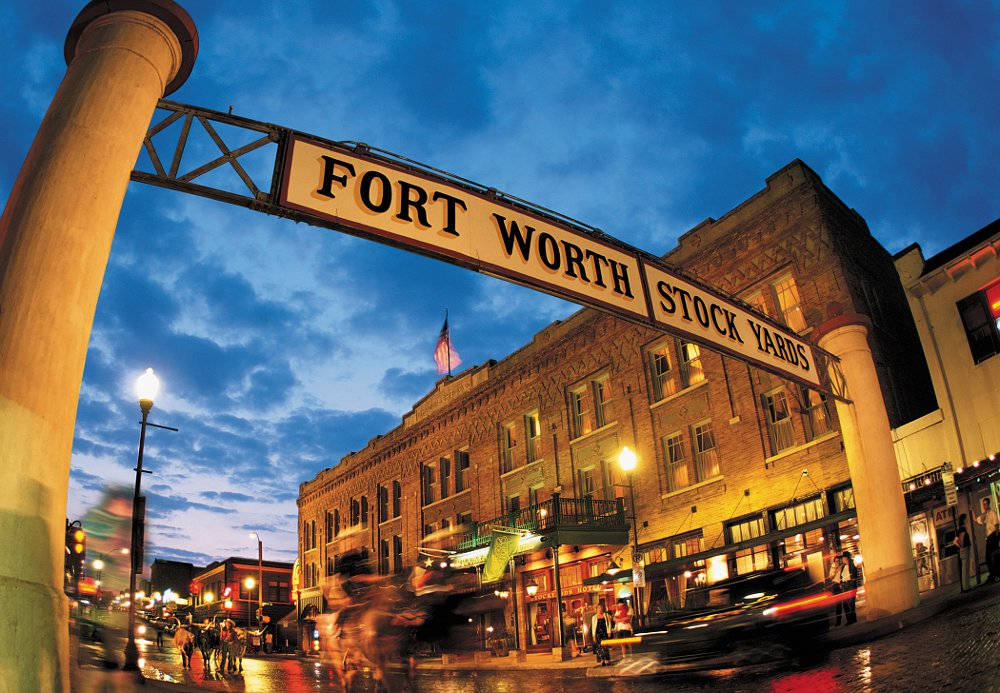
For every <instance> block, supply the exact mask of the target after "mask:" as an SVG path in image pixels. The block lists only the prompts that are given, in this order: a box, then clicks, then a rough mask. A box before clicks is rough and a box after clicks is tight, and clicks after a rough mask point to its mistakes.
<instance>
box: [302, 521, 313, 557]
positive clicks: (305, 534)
mask: <svg viewBox="0 0 1000 693" xmlns="http://www.w3.org/2000/svg"><path fill="white" fill-rule="evenodd" d="M310 548H311V547H310V546H309V522H308V520H307V521H306V522H303V523H302V550H303V551H308V550H309V549H310Z"/></svg>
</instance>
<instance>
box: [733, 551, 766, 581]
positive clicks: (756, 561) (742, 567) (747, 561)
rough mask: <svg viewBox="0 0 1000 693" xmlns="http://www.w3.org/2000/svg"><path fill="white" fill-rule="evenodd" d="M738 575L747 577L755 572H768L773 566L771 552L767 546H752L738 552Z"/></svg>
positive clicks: (736, 557)
mask: <svg viewBox="0 0 1000 693" xmlns="http://www.w3.org/2000/svg"><path fill="white" fill-rule="evenodd" d="M735 559H736V574H737V575H746V574H747V573H752V572H754V571H755V570H767V569H768V568H769V567H770V566H771V552H770V550H769V549H768V548H767V545H766V544H761V545H759V546H752V547H750V548H749V549H741V550H739V551H737V552H736V556H735Z"/></svg>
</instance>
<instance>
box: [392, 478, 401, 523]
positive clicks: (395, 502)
mask: <svg viewBox="0 0 1000 693" xmlns="http://www.w3.org/2000/svg"><path fill="white" fill-rule="evenodd" d="M402 504H403V487H402V486H401V485H400V483H399V482H398V481H393V482H392V516H393V517H399V514H400V512H402V508H401V506H402Z"/></svg>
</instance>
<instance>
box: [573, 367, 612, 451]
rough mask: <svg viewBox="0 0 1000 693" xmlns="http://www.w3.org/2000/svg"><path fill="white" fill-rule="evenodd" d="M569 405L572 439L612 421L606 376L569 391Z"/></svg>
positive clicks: (609, 392)
mask: <svg viewBox="0 0 1000 693" xmlns="http://www.w3.org/2000/svg"><path fill="white" fill-rule="evenodd" d="M569 404H570V415H571V420H572V424H573V437H574V438H578V437H580V436H584V435H587V434H588V433H590V432H591V431H593V430H594V429H595V428H600V427H601V426H605V425H607V424H608V423H610V422H611V421H614V417H613V416H612V412H611V390H610V384H609V382H608V376H606V375H603V376H599V377H596V378H594V379H592V380H591V381H590V382H587V383H584V384H582V385H577V386H576V387H574V388H573V389H571V390H570V391H569Z"/></svg>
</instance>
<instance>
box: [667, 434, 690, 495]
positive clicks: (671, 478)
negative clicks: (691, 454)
mask: <svg viewBox="0 0 1000 693" xmlns="http://www.w3.org/2000/svg"><path fill="white" fill-rule="evenodd" d="M660 440H661V441H662V445H663V458H664V459H665V460H666V462H667V486H668V488H669V489H670V490H671V491H676V490H677V489H681V488H684V487H685V486H690V485H691V484H693V483H695V481H696V479H695V471H694V467H693V465H692V460H689V459H687V456H686V455H685V453H684V435H683V434H682V433H680V432H679V431H678V432H677V433H673V434H671V435H667V436H663V438H661V439H660Z"/></svg>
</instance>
